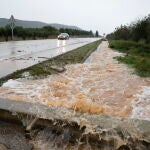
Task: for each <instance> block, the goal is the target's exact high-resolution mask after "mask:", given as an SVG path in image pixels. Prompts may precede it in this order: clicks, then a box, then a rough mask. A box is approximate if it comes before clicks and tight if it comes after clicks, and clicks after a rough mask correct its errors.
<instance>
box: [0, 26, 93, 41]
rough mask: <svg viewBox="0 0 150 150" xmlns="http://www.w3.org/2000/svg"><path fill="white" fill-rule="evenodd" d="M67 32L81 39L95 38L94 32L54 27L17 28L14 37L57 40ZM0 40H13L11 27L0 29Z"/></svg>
mask: <svg viewBox="0 0 150 150" xmlns="http://www.w3.org/2000/svg"><path fill="white" fill-rule="evenodd" d="M62 32H66V33H68V34H69V35H70V36H79V37H93V36H94V34H93V32H92V31H85V30H78V29H64V28H61V29H56V28H54V27H52V26H45V27H43V28H23V27H18V26H17V27H15V28H14V36H15V39H23V40H26V39H33V40H35V39H48V38H55V37H57V35H58V34H59V33H62ZM0 39H1V40H5V41H8V40H11V28H10V26H9V25H7V26H5V27H1V28H0Z"/></svg>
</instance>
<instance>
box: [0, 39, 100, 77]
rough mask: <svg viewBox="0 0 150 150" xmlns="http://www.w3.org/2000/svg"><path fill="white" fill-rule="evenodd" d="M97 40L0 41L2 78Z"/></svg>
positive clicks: (0, 70) (0, 74)
mask: <svg viewBox="0 0 150 150" xmlns="http://www.w3.org/2000/svg"><path fill="white" fill-rule="evenodd" d="M96 40H98V39H97V38H72V39H69V40H57V39H48V40H30V41H13V42H12V41H11V42H0V78H1V77H4V76H6V75H8V74H10V73H13V72H15V71H16V70H20V69H23V68H27V67H30V66H32V65H34V64H37V63H39V62H42V61H44V60H47V59H49V58H52V57H55V56H57V55H60V54H62V53H65V52H67V51H70V50H73V49H75V48H78V47H80V46H83V45H86V44H88V43H91V42H93V41H96Z"/></svg>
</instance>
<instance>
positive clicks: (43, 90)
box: [0, 42, 150, 120]
mask: <svg viewBox="0 0 150 150" xmlns="http://www.w3.org/2000/svg"><path fill="white" fill-rule="evenodd" d="M119 55H122V54H120V53H118V52H114V51H112V50H111V49H109V48H108V44H107V42H103V43H102V44H101V45H100V47H99V48H98V50H97V51H95V52H94V53H92V55H91V56H90V57H89V58H88V59H87V60H86V62H85V63H84V64H73V65H68V66H66V68H67V71H66V72H64V73H62V74H58V75H51V76H49V77H48V78H46V79H42V80H26V79H19V80H9V81H8V82H7V83H4V85H3V87H1V88H0V97H4V98H8V99H11V100H19V101H28V102H33V103H34V102H38V103H42V104H45V105H49V106H56V107H66V108H69V109H73V110H75V111H81V112H89V113H93V114H100V113H104V114H107V115H113V116H121V117H132V118H139V119H143V116H144V119H147V120H150V93H149V85H150V80H149V79H144V78H140V77H138V76H136V75H135V74H133V70H132V69H129V68H127V67H126V66H125V65H123V64H119V63H118V62H117V61H116V60H114V59H113V57H115V56H119ZM144 89H146V90H144ZM147 89H148V90H147ZM143 90H144V91H143ZM139 95H141V96H142V95H144V96H145V98H144V100H142V99H140V96H139ZM137 112H138V113H137ZM135 114H136V115H135Z"/></svg>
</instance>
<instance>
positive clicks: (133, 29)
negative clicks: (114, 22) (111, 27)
mask: <svg viewBox="0 0 150 150" xmlns="http://www.w3.org/2000/svg"><path fill="white" fill-rule="evenodd" d="M107 39H109V40H132V41H135V42H143V43H146V44H148V43H150V14H149V15H148V16H146V17H144V18H142V19H140V20H137V21H135V22H133V23H131V24H130V25H121V26H120V27H118V28H116V29H115V31H114V32H113V33H111V34H108V35H107Z"/></svg>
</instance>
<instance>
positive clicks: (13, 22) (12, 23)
mask: <svg viewBox="0 0 150 150" xmlns="http://www.w3.org/2000/svg"><path fill="white" fill-rule="evenodd" d="M9 22H10V24H9V25H10V28H11V34H12V37H11V38H12V40H14V28H15V18H14V16H13V15H11V17H10V19H9Z"/></svg>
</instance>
